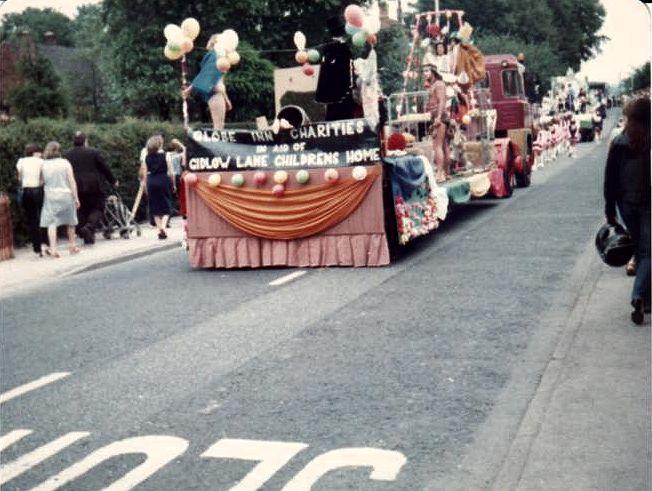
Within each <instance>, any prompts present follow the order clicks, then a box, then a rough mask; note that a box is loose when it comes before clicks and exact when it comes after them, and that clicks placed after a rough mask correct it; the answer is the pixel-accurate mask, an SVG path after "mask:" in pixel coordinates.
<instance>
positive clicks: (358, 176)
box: [351, 165, 367, 181]
mask: <svg viewBox="0 0 652 491" xmlns="http://www.w3.org/2000/svg"><path fill="white" fill-rule="evenodd" d="M351 175H352V176H353V179H355V180H356V181H364V180H365V179H366V178H367V168H366V167H364V166H362V165H356V166H355V167H354V168H353V171H352V172H351Z"/></svg>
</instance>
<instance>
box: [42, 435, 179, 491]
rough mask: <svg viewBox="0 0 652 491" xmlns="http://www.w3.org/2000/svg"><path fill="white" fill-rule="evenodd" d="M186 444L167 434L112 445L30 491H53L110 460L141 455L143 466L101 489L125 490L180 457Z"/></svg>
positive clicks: (121, 441)
mask: <svg viewBox="0 0 652 491" xmlns="http://www.w3.org/2000/svg"><path fill="white" fill-rule="evenodd" d="M189 444H190V443H189V442H188V441H187V440H184V439H183V438H179V437H176V436H167V435H148V436H139V437H135V438H127V439H125V440H120V441H119V442H113V443H110V444H108V445H106V446H104V447H102V448H99V449H97V450H95V451H94V452H93V453H92V454H90V455H88V456H87V457H85V458H84V459H82V460H80V461H79V462H76V463H74V464H73V465H71V466H70V467H68V468H67V469H64V470H62V471H61V472H59V474H57V475H56V476H52V477H51V478H49V479H48V480H47V481H45V482H43V483H41V484H39V485H38V486H36V487H35V488H32V490H31V491H54V490H55V489H59V488H60V487H62V486H64V485H66V484H67V483H69V482H70V481H73V480H75V479H77V478H78V477H80V476H83V475H84V474H86V473H87V472H88V471H90V470H91V469H93V468H94V467H96V466H98V465H100V464H102V463H103V462H106V461H107V460H109V459H111V458H113V457H117V456H119V455H127V454H145V456H146V457H147V458H146V459H145V461H144V462H143V463H141V464H139V465H137V466H136V467H135V468H133V469H132V470H130V471H129V472H127V473H126V474H125V475H124V476H122V477H121V478H119V479H118V480H117V481H114V482H113V483H111V485H110V486H106V487H103V488H102V490H103V491H128V490H130V489H132V488H135V487H136V486H138V484H140V483H141V482H143V481H144V480H146V479H147V478H148V477H150V476H151V475H152V474H154V473H155V472H156V471H158V470H159V469H161V468H162V467H165V466H166V465H167V464H169V463H170V462H172V461H173V460H174V459H176V458H177V457H178V456H179V455H181V454H183V453H184V452H185V451H186V449H187V448H188V445H189Z"/></svg>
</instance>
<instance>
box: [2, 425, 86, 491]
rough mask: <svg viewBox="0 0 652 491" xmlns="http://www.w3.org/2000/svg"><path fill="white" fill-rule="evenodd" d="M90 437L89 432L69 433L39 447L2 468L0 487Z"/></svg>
mask: <svg viewBox="0 0 652 491" xmlns="http://www.w3.org/2000/svg"><path fill="white" fill-rule="evenodd" d="M10 435H11V434H10ZM88 435H90V433H88V432H87V431H74V432H72V433H68V434H67V435H63V436H62V437H61V438H57V439H56V440H54V441H51V442H50V443H48V444H46V445H43V446H42V447H38V448H37V449H36V450H33V451H31V452H29V453H26V454H25V455H23V456H22V457H19V458H17V459H16V460H14V461H13V462H9V463H8V464H5V465H3V466H2V467H0V485H2V484H4V483H6V482H9V481H11V480H12V479H14V478H16V477H18V476H20V475H21V474H23V473H24V472H26V471H28V470H29V469H31V468H32V467H34V466H35V465H38V464H40V463H41V462H43V461H44V460H47V459H49V458H50V457H52V456H53V455H55V454H57V453H59V452H60V451H61V450H63V449H64V448H67V447H69V446H70V445H72V444H73V443H75V442H76V441H77V440H80V439H82V438H86V437H87V436H88Z"/></svg>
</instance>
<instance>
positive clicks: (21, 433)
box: [0, 430, 34, 452]
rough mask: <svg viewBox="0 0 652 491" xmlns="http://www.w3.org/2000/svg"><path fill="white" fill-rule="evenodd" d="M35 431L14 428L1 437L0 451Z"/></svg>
mask: <svg viewBox="0 0 652 491" xmlns="http://www.w3.org/2000/svg"><path fill="white" fill-rule="evenodd" d="M32 433H34V432H33V431H32V430H14V431H11V432H9V433H7V434H6V435H2V436H1V437H0V452H2V451H4V450H6V449H7V448H9V447H11V446H12V445H13V444H14V443H16V442H17V441H19V440H22V439H23V438H25V437H26V436H27V435H30V434H32Z"/></svg>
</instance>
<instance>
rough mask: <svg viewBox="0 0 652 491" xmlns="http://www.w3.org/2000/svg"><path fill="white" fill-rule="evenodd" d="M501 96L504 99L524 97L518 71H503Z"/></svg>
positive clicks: (521, 79) (521, 80) (521, 78)
mask: <svg viewBox="0 0 652 491" xmlns="http://www.w3.org/2000/svg"><path fill="white" fill-rule="evenodd" d="M503 95H504V96H505V97H524V96H525V90H524V89H523V77H521V74H520V73H519V72H518V70H516V69H514V70H504V71H503Z"/></svg>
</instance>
